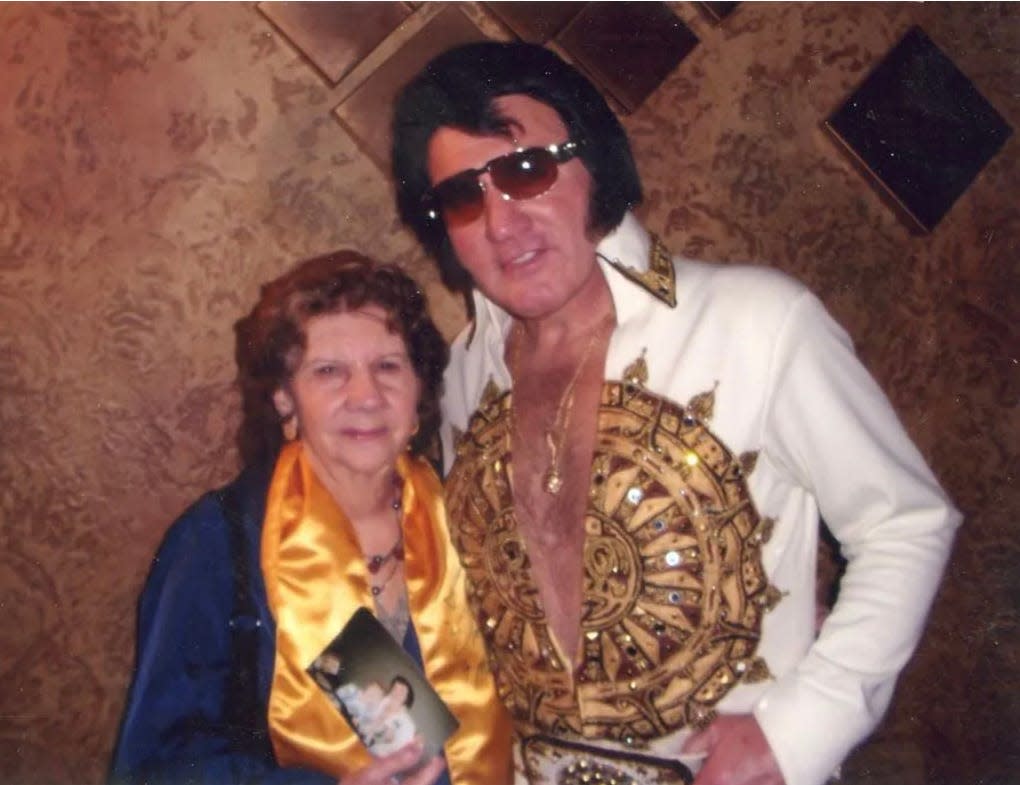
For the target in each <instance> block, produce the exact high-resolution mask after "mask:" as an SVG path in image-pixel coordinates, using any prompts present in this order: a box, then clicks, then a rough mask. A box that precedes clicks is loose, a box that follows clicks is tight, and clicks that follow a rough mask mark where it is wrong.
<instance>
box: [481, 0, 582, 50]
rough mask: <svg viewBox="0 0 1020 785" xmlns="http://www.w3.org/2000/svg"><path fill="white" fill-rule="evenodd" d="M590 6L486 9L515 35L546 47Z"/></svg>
mask: <svg viewBox="0 0 1020 785" xmlns="http://www.w3.org/2000/svg"><path fill="white" fill-rule="evenodd" d="M586 5H587V3H542V2H531V3H486V4H485V7H486V8H487V9H488V10H489V11H491V12H492V13H493V14H494V15H495V16H496V17H497V18H498V19H499V20H500V21H502V22H503V24H505V25H506V26H507V27H509V28H510V29H511V30H513V32H514V34H515V35H516V36H518V37H519V38H521V39H522V40H524V41H528V42H529V43H532V44H544V43H545V42H546V41H548V40H549V39H550V38H552V37H553V36H555V35H556V34H557V33H558V32H559V31H560V30H562V29H563V28H564V27H566V25H567V22H569V21H570V20H571V19H573V18H574V17H575V16H577V15H578V14H579V13H581V11H582V10H583V9H584V7H585V6H586Z"/></svg>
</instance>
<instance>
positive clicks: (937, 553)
mask: <svg viewBox="0 0 1020 785" xmlns="http://www.w3.org/2000/svg"><path fill="white" fill-rule="evenodd" d="M771 382H772V384H771V385H770V390H771V396H772V398H771V400H770V401H768V402H767V404H766V410H765V411H766V417H765V420H764V433H763V434H762V444H763V445H765V446H766V449H767V450H768V451H769V453H770V459H771V460H773V461H774V462H775V463H776V465H777V466H779V467H780V470H782V471H785V472H787V473H788V474H789V476H790V479H791V482H793V483H796V484H799V485H802V486H803V487H804V488H806V489H807V490H808V492H810V493H811V494H813V495H814V496H815V498H816V499H817V502H818V505H819V510H820V512H821V515H822V517H823V518H824V520H825V522H826V523H827V525H828V526H829V528H830V529H831V530H832V532H833V534H834V535H835V536H836V537H837V538H838V539H839V541H840V543H841V544H842V547H843V553H844V555H845V556H846V558H847V561H848V564H847V569H846V574H845V576H844V577H843V580H842V583H841V587H840V593H839V599H838V601H837V603H836V607H835V608H834V609H833V611H832V613H831V614H830V616H829V617H828V619H827V620H826V622H825V624H824V626H823V628H822V630H821V632H820V634H819V636H818V639H817V640H816V641H815V643H814V644H813V645H812V646H811V648H810V649H809V650H808V652H807V653H806V655H805V656H804V658H803V659H802V660H801V661H800V663H799V664H798V665H797V667H795V668H794V669H793V670H792V671H790V672H789V673H787V674H785V675H784V676H781V677H780V678H778V679H777V680H776V682H775V683H774V684H773V685H772V686H771V687H770V688H769V689H768V690H767V691H766V692H765V693H764V695H763V697H762V698H761V700H760V701H759V702H758V704H757V705H756V707H755V710H754V714H755V717H756V718H757V720H758V722H759V724H760V725H761V728H762V730H763V732H764V733H765V736H766V738H767V739H768V741H769V744H770V746H771V748H772V751H773V754H774V755H775V757H776V760H777V762H778V763H779V765H780V768H781V769H782V771H783V775H784V776H785V778H786V782H787V785H819V783H822V782H824V781H825V780H826V779H827V778H828V777H829V776H831V774H832V773H833V771H834V770H835V769H836V768H837V767H838V766H839V764H840V763H841V762H842V760H843V758H844V757H845V756H846V755H847V753H848V752H849V751H850V750H851V749H852V748H853V746H854V745H856V744H857V743H859V742H860V741H861V740H862V739H863V738H864V737H865V736H866V735H867V734H868V733H870V732H871V731H872V730H873V729H874V727H875V726H876V725H877V724H878V721H879V719H881V716H882V714H883V713H884V712H885V710H886V708H887V706H888V705H889V701H890V698H891V696H892V691H893V686H894V684H895V680H896V677H897V675H898V674H899V672H900V669H901V668H902V667H903V665H904V664H905V663H906V661H907V660H908V658H909V657H910V655H911V653H912V652H913V650H914V647H915V646H916V645H917V642H918V639H919V638H920V635H921V630H922V627H923V625H924V621H925V617H926V615H927V612H928V609H929V607H930V605H931V602H932V599H933V597H934V594H935V591H936V589H937V587H938V583H939V580H940V578H941V575H942V571H943V569H944V567H945V562H946V559H947V557H948V553H949V548H950V545H951V543H952V540H953V535H954V532H955V530H956V527H957V526H958V525H959V523H960V515H959V513H958V512H957V511H956V510H955V509H954V508H953V506H952V505H951V503H950V502H949V500H948V499H947V498H946V496H945V494H944V493H943V491H942V489H941V488H940V487H939V485H938V483H937V481H936V480H935V478H934V477H933V476H932V473H931V471H930V470H929V469H928V467H927V465H926V464H925V462H924V459H923V458H922V457H921V455H920V454H919V452H918V451H917V449H916V448H915V446H914V445H913V443H912V442H911V441H910V439H909V437H908V436H907V434H906V433H905V431H904V429H903V427H902V425H901V424H900V422H899V420H898V418H897V417H896V414H895V412H894V411H893V409H892V407H891V405H890V404H889V402H888V400H887V399H886V397H885V395H884V394H883V393H882V391H881V390H880V389H879V387H878V385H877V384H876V383H875V381H874V380H873V379H872V378H871V376H870V374H869V373H868V372H867V370H866V369H865V368H864V367H863V365H862V364H861V363H860V361H859V360H858V359H857V357H856V355H855V354H854V351H853V348H852V346H851V343H850V340H849V339H848V337H847V336H846V334H845V333H844V331H843V330H842V329H841V328H840V327H839V326H838V325H837V324H836V323H835V321H834V320H833V319H832V318H831V317H830V316H829V315H828V314H827V313H826V311H825V309H824V308H823V306H822V305H821V303H819V302H818V301H817V299H815V297H814V296H813V295H811V294H810V293H809V292H805V293H804V294H803V295H802V296H801V297H800V298H799V300H798V301H797V302H796V303H795V305H794V307H793V308H792V309H791V312H790V314H789V316H788V319H787V322H786V324H785V326H784V329H783V331H782V333H781V335H780V337H779V340H778V341H777V345H776V346H775V348H774V363H773V366H772V373H771Z"/></svg>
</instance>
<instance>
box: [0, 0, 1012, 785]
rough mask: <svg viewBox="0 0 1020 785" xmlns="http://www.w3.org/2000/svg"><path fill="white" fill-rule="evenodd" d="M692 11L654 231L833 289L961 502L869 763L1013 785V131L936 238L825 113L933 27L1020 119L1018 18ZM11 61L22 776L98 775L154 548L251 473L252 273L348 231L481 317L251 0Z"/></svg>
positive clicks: (666, 103)
mask: <svg viewBox="0 0 1020 785" xmlns="http://www.w3.org/2000/svg"><path fill="white" fill-rule="evenodd" d="M670 5H671V7H672V8H673V9H674V10H675V12H676V13H677V15H678V16H680V17H681V18H682V19H683V20H684V21H685V22H686V23H687V24H688V25H689V26H690V27H691V28H692V29H693V30H694V31H695V32H696V33H697V35H698V37H699V39H700V40H701V43H700V44H699V46H698V47H697V48H696V49H695V50H694V51H693V52H692V53H691V54H690V55H689V56H688V57H687V58H686V59H685V60H684V61H683V62H682V63H681V64H680V65H679V66H678V67H677V68H676V69H675V71H674V72H673V73H672V74H671V75H670V76H669V77H668V78H667V79H666V81H665V82H664V83H663V84H662V85H661V86H660V87H659V88H658V89H657V90H656V91H655V92H654V93H652V95H651V96H650V97H649V98H648V99H647V100H646V101H645V102H644V103H643V104H642V106H641V107H639V108H638V109H637V110H636V111H635V112H634V113H633V114H631V115H629V116H628V117H627V118H625V120H624V122H625V125H626V126H627V128H628V130H629V131H630V133H631V135H632V138H633V140H634V144H635V150H636V154H637V158H638V163H639V167H640V169H641V171H642V174H643V175H644V177H645V183H646V192H647V204H646V205H645V206H644V207H643V208H642V211H641V213H642V217H643V218H645V219H646V220H647V222H648V223H649V224H650V225H651V227H652V228H654V229H656V230H657V231H659V232H660V233H662V234H663V235H664V237H665V238H666V240H667V241H668V242H669V244H670V245H671V246H672V247H673V248H674V249H676V250H678V251H682V252H685V253H687V254H690V255H693V256H698V257H702V258H707V259H713V260H719V261H721V262H728V261H752V262H756V263H769V264H774V265H776V266H778V267H781V268H783V269H785V270H787V271H789V272H791V273H793V274H794V275H796V276H798V277H799V278H801V279H803V280H804V281H806V282H807V283H808V284H809V285H810V286H812V287H813V288H814V289H815V290H816V291H818V292H819V294H820V295H821V296H822V298H823V299H824V300H825V302H826V303H827V304H828V305H829V307H830V308H831V309H832V310H833V311H834V313H835V314H836V315H837V316H838V317H839V318H840V319H841V320H842V321H843V323H844V324H845V325H846V326H847V327H848V329H849V330H850V332H851V334H852V335H853V336H854V338H855V340H856V342H857V344H858V347H859V349H860V351H861V353H862V355H863V356H864V358H865V360H866V362H867V363H868V365H869V366H870V367H871V368H872V369H873V371H874V372H875V374H876V375H877V376H878V377H879V379H880V380H881V381H882V383H883V384H884V385H885V387H886V389H887V390H888V391H889V393H890V396H891V397H892V399H893V401H894V403H895V404H896V406H897V408H898V410H899V411H900V413H901V415H902V416H903V418H904V420H905V422H906V423H907V425H908V428H909V429H910V431H911V432H912V434H913V435H914V436H915V438H916V439H917V441H918V443H919V445H920V446H921V448H922V450H923V451H924V452H925V454H926V455H927V456H928V457H929V458H930V460H931V461H932V462H933V464H934V466H935V469H936V471H937V472H938V474H939V475H940V477H941V478H942V479H943V481H944V482H945V484H946V486H947V487H948V488H949V490H950V492H951V493H952V494H953V496H954V497H955V498H956V500H957V501H958V503H959V504H960V505H961V506H962V507H963V509H964V510H965V511H966V512H967V514H968V522H967V524H966V527H965V529H964V530H963V532H962V534H961V538H960V541H959V543H958V547H957V549H956V552H955V554H954V558H953V561H952V564H951V566H950V571H949V578H948V580H947V582H946V584H945V587H944V590H943V592H942V594H941V596H940V599H939V602H938V604H937V606H936V609H935V611H934V614H933V618H932V621H931V626H930V629H929V631H928V634H927V635H926V638H925V640H924V643H923V645H922V648H921V650H920V652H919V654H918V656H917V658H916V659H915V660H914V662H913V663H912V665H911V666H910V668H909V670H908V672H907V674H906V676H905V678H904V679H903V682H902V684H901V689H900V691H899V695H898V698H897V700H896V702H895V705H894V708H893V711H892V713H891V715H890V717H889V719H888V720H887V721H886V722H885V723H884V724H883V727H882V730H881V731H880V733H879V735H878V736H877V738H876V739H875V741H873V742H872V743H870V744H869V745H867V746H866V747H865V748H864V749H863V750H862V751H861V752H860V753H859V754H858V755H856V756H854V758H853V759H852V760H851V763H850V765H849V766H848V767H847V780H846V781H848V782H851V783H854V782H860V783H878V782H926V783H929V785H932V784H933V783H936V784H937V783H950V782H954V783H956V782H976V781H978V779H977V778H978V776H981V777H984V778H985V779H984V781H985V782H989V783H993V782H994V783H999V782H1006V781H1008V780H1007V777H1006V774H1005V772H1006V770H1007V769H1006V766H1007V765H1008V763H1009V762H1010V760H1012V761H1013V763H1016V760H1017V749H1016V742H1015V741H1014V736H1015V734H1014V733H1013V727H1014V726H1015V723H1016V722H1017V721H1018V720H1020V711H1018V707H1017V705H1016V701H1017V698H1016V695H1017V694H1020V693H1018V691H1017V689H1016V680H1017V676H1018V674H1020V668H1018V665H1017V662H1016V657H1017V653H1016V652H1017V651H1020V646H1018V644H1020V641H1018V638H1017V632H1016V621H1017V611H1016V607H1015V597H1016V596H1017V594H1018V581H1017V578H1016V576H1015V575H1014V572H1015V570H1014V568H1013V565H1014V564H1016V563H1017V562H1018V561H1020V552H1018V551H1020V548H1018V546H1017V543H1016V538H1015V537H1013V536H1012V529H1013V526H1014V521H1015V518H1016V515H1017V512H1018V507H1020V504H1018V494H1017V491H1016V488H1015V477H1016V476H1017V472H1018V468H1020V467H1018V460H1017V453H1018V446H1017V443H1018V440H1017V438H1016V434H1017V433H1018V431H1020V429H1018V425H1020V423H1018V422H1017V408H1016V402H1017V392H1018V383H1017V379H1018V376H1017V366H1016V356H1015V346H1016V344H1017V340H1016V333H1015V327H1014V324H1013V323H1014V322H1015V320H1016V319H1015V314H1016V313H1017V305H1018V303H1017V299H1018V295H1017V290H1018V286H1017V259H1018V258H1020V254H1018V248H1017V242H1018V238H1020V226H1018V224H1020V210H1018V208H1017V206H1016V204H1015V202H1016V199H1015V192H1016V183H1017V182H1018V181H1020V176H1018V175H1020V172H1018V167H1020V158H1018V154H1017V144H1018V142H1017V140H1016V139H1015V138H1013V139H1011V140H1010V141H1009V142H1007V144H1006V146H1005V147H1004V148H1003V150H1002V151H1001V152H1000V153H999V155H998V156H996V158H994V159H993V160H992V162H991V164H990V165H989V166H988V167H987V168H986V170H985V171H983V172H982V174H981V175H980V176H979V177H978V178H977V180H976V181H975V183H974V184H973V185H972V186H971V187H970V189H968V191H967V192H966V193H964V195H963V196H962V197H961V198H960V200H959V201H958V202H957V203H956V204H955V205H954V207H953V209H952V210H951V211H950V212H949V213H948V214H947V215H946V217H945V218H944V219H943V220H942V221H941V223H940V224H939V226H938V227H937V229H936V230H935V231H934V232H933V233H932V234H931V235H929V236H924V237H918V236H914V235H911V234H910V233H909V232H908V231H907V230H906V229H905V228H904V227H903V225H902V224H901V223H900V222H899V221H898V220H897V219H896V217H895V216H894V215H892V214H891V213H890V212H889V211H888V209H887V208H886V207H885V206H884V204H882V202H881V201H880V199H879V198H878V197H877V196H876V194H875V193H874V192H873V191H872V190H871V188H870V186H869V185H868V184H867V183H865V182H864V181H863V180H862V179H861V178H860V176H859V175H858V174H857V173H856V172H855V171H854V170H853V168H852V166H851V165H850V164H849V163H848V162H847V161H846V160H845V158H844V157H843V156H842V154H841V152H840V151H839V150H838V149H837V148H836V146H835V145H834V144H833V143H832V140H831V139H830V138H829V137H828V136H827V135H826V134H825V132H824V130H823V129H822V127H821V121H822V119H823V118H825V117H826V116H828V114H829V113H830V112H831V111H832V109H833V108H834V107H835V106H837V105H838V103H839V102H840V101H841V100H842V99H843V97H844V96H845V95H846V94H847V93H848V92H849V91H850V90H851V89H852V88H853V86H854V85H856V84H857V83H859V81H860V79H861V78H862V76H863V75H864V74H865V73H866V72H867V70H868V69H869V68H870V67H871V66H872V65H873V64H874V63H875V62H877V60H878V59H880V58H881V57H882V55H883V54H884V53H885V52H886V51H887V50H888V48H889V47H890V46H891V45H892V44H893V43H894V42H895V41H897V40H898V39H899V37H900V36H901V35H902V34H903V32H905V31H906V29H908V28H909V27H910V26H911V25H913V24H919V25H921V26H922V28H923V29H924V30H925V32H926V33H927V34H928V35H929V36H931V37H932V39H933V40H934V41H935V42H936V43H937V44H938V45H939V46H940V48H942V49H943V51H945V52H946V54H947V55H949V56H950V57H951V58H952V59H953V60H954V62H955V63H956V64H957V66H959V67H960V69H961V70H963V71H964V73H966V74H967V75H968V76H969V77H970V78H971V80H973V81H974V83H975V85H976V86H977V87H978V89H980V90H981V91H982V93H983V94H984V95H985V96H986V97H987V98H988V99H989V100H990V101H991V102H992V103H993V104H994V105H995V106H996V108H997V109H998V110H999V111H1000V112H1001V113H1002V114H1003V115H1004V116H1005V117H1006V119H1007V121H1008V122H1010V123H1011V124H1012V125H1013V126H1014V127H1016V126H1017V125H1018V124H1020V109H1018V105H1017V101H1016V98H1015V96H1014V94H1015V87H1016V84H1018V77H1020V73H1018V71H1020V56H1018V55H1020V52H1018V51H1017V50H1018V48H1020V11H1018V10H1017V9H1016V7H1015V6H1011V5H1009V4H1005V5H985V4H949V5H943V4H902V5H899V4H884V3H882V4H879V3H867V4H826V3H805V4H786V3H762V4H758V3H741V4H740V5H739V6H738V7H737V9H736V10H735V11H734V12H733V13H732V14H731V15H730V16H728V17H727V18H726V19H724V20H723V21H721V22H719V23H713V22H711V21H710V20H709V19H708V17H707V16H706V15H705V14H704V13H702V12H701V11H700V9H699V8H698V6H697V4H696V3H679V2H678V3H671V4H670ZM464 10H465V11H466V12H467V13H468V14H469V15H470V16H471V18H472V19H474V20H476V21H477V20H481V21H482V22H484V21H485V15H486V13H487V12H486V11H485V7H484V4H480V5H475V4H469V5H466V6H464ZM0 68H2V71H3V78H2V79H0V607H2V610H3V613H4V615H5V618H4V620H3V624H2V625H0V782H2V783H8V782H10V783H22V782H24V783H33V784H34V783H55V784H60V785H65V784H66V785H70V784H71V783H80V782H97V781H99V780H101V779H102V778H103V776H104V771H105V767H106V761H107V757H108V755H109V751H110V748H111V746H112V743H113V736H114V733H115V731H116V724H117V720H118V717H119V713H120V710H121V707H122V704H123V698H124V690H125V688H126V684H127V680H128V677H129V674H130V667H131V660H132V656H133V646H134V607H135V598H136V596H137V593H138V590H139V588H140V585H141V581H142V580H143V578H144V575H145V573H146V572H147V570H148V566H149V562H150V559H151V556H152V552H153V549H154V548H155V546H156V544H157V543H158V541H159V539H160V538H161V536H162V534H163V532H164V531H165V529H166V527H167V525H168V524H169V523H170V521H171V520H172V518H173V517H174V516H175V515H176V514H177V513H178V512H179V511H180V510H181V509H182V508H183V507H184V506H185V505H186V504H187V503H188V502H189V501H190V500H191V499H193V498H194V497H195V496H196V495H197V494H198V493H199V492H201V491H202V490H204V489H205V488H207V487H209V486H211V485H213V484H215V483H218V482H220V481H222V480H224V479H225V478H227V477H228V476H230V474H231V473H232V471H233V470H234V467H235V455H234V452H233V447H232V444H231V438H232V430H233V427H234V425H235V423H236V417H235V414H234V409H235V404H236V398H235V396H234V393H233V391H232V389H231V379H232V375H233V371H232V359H231V351H232V333H231V325H232V323H233V321H234V320H235V319H236V318H237V317H238V316H239V315H240V314H241V313H242V311H243V310H244V309H245V308H246V307H247V306H248V305H249V304H250V302H251V300H252V299H253V297H254V296H255V293H256V291H257V286H258V283H259V282H260V281H263V280H265V279H266V278H268V277H270V276H272V275H274V274H276V273H277V272H279V271H280V270H282V269H283V268H284V267H286V266H287V265H288V264H289V263H290V262H291V261H293V260H296V259H298V258H301V257H304V256H307V255H311V254H313V253H319V252H322V251H326V250H329V249H332V248H337V247H341V246H344V245H351V246H355V247H358V248H360V249H362V250H364V251H367V252H369V253H373V254H375V255H377V256H380V257H383V258H388V259H393V260H396V261H398V262H399V263H401V264H402V265H404V266H405V267H406V268H407V269H408V270H410V271H411V272H412V273H413V274H414V275H416V276H417V277H418V278H419V280H420V281H421V282H422V283H423V284H424V285H425V287H426V289H427V290H428V292H429V295H430V297H431V298H432V301H433V304H434V309H435V311H436V314H437V317H438V320H439V322H440V325H441V327H442V329H443V330H444V332H445V333H446V334H447V335H452V334H453V332H454V331H455V330H456V329H457V328H458V327H459V326H460V325H461V324H462V323H463V313H462V311H461V310H460V308H459V307H458V305H457V303H456V302H455V300H454V299H453V298H452V297H451V296H450V295H448V294H447V293H445V292H444V291H443V290H442V289H441V287H440V286H439V285H438V276H437V275H436V273H435V272H434V270H433V269H432V267H431V266H430V265H429V264H428V263H427V262H426V261H425V260H424V259H423V258H422V257H421V255H420V253H419V252H418V250H417V248H416V247H415V244H414V242H413V240H412V238H411V237H410V236H409V235H408V234H407V233H406V232H404V231H403V230H402V229H401V228H400V226H399V224H398V222H397V219H396V215H395V211H394V209H393V208H392V206H391V200H392V191H391V188H390V186H389V184H388V183H387V182H386V181H385V179H384V178H383V177H382V176H381V174H380V171H379V169H378V168H377V167H376V166H375V165H374V164H373V163H372V162H371V161H369V160H368V159H367V158H366V157H365V156H364V155H363V154H362V153H361V152H359V148H358V145H357V144H356V142H355V141H354V140H353V139H352V138H351V137H350V136H349V135H348V133H347V132H346V131H345V130H344V129H343V127H341V126H340V124H339V123H337V121H336V120H335V119H334V118H333V117H332V116H331V110H332V109H333V107H335V106H336V104H337V101H338V100H339V98H338V95H337V94H336V93H335V92H331V90H333V88H330V87H329V86H328V85H327V84H326V83H325V82H324V80H323V79H322V78H321V77H320V76H319V75H318V74H317V73H316V72H315V71H314V70H313V69H312V68H311V67H310V66H309V65H308V63H307V62H306V61H305V60H304V58H303V57H302V56H301V54H300V53H299V52H298V51H297V50H295V49H294V48H293V47H292V46H291V45H290V44H289V43H288V42H287V40H286V39H285V38H284V37H283V36H282V35H281V34H280V33H279V32H278V31H277V30H276V29H275V28H273V27H272V26H271V25H270V24H269V23H268V22H267V20H266V19H265V18H264V17H263V16H262V15H261V14H259V13H258V12H257V10H256V8H255V5H254V4H253V3H196V4H176V3H159V4H156V3H144V4H143V3H139V4H132V3H101V4H89V3H68V4H64V3H52V4H35V3H7V4H0ZM1011 598H1012V599H1011ZM1011 756H1012V757H1011ZM890 772H893V773H892V774H890ZM897 772H898V773H897ZM897 777H898V778H897Z"/></svg>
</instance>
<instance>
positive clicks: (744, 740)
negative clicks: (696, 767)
mask: <svg viewBox="0 0 1020 785" xmlns="http://www.w3.org/2000/svg"><path fill="white" fill-rule="evenodd" d="M682 753H683V754H684V755H707V756H708V757H706V758H705V762H704V764H703V765H702V767H701V770H700V771H699V772H698V775H697V776H696V777H695V778H694V785H785V780H784V779H783V774H782V772H781V771H780V770H779V764H778V763H776V759H775V758H774V757H773V755H772V749H771V748H770V747H769V743H768V741H766V740H765V734H764V733H762V732H761V727H760V726H759V725H758V720H756V719H755V718H754V716H753V715H751V714H730V715H723V716H721V717H717V718H716V719H715V720H713V721H712V724H711V725H709V726H708V727H707V728H705V730H703V731H701V732H700V733H695V734H694V735H693V736H691V737H690V738H689V739H687V741H686V742H685V743H684V746H683V750H682Z"/></svg>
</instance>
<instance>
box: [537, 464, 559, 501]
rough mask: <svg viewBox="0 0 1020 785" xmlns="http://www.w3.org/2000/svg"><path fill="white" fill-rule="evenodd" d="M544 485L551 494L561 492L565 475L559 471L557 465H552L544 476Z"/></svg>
mask: <svg viewBox="0 0 1020 785" xmlns="http://www.w3.org/2000/svg"><path fill="white" fill-rule="evenodd" d="M542 487H543V488H544V489H545V492H546V493H548V494H550V495H551V496H555V495H556V494H558V493H559V492H560V489H561V488H562V487H563V475H561V474H560V473H559V470H558V469H557V468H556V467H555V466H550V467H549V469H548V471H546V473H545V475H544V476H543V477H542Z"/></svg>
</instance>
